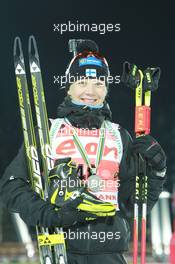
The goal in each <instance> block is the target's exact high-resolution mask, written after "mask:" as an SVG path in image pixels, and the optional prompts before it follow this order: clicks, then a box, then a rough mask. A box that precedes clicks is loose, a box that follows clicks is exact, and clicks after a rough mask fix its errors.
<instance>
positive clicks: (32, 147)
mask: <svg viewBox="0 0 175 264" xmlns="http://www.w3.org/2000/svg"><path fill="white" fill-rule="evenodd" d="M28 56H29V65H30V75H31V81H32V91H33V98H34V105H35V114H36V120H37V130H38V135H39V146H37V143H36V136H35V129H34V123H33V116H32V110H31V103H30V95H29V90H28V82H27V76H26V70H25V62H24V55H23V50H22V43H21V40H20V38H19V37H16V38H15V40H14V66H15V75H16V82H17V90H18V99H19V106H20V114H21V121H22V129H23V135H24V146H25V152H26V158H27V166H28V172H29V175H30V180H31V184H32V188H33V190H34V191H35V192H37V193H38V194H39V195H40V196H41V198H42V199H43V200H47V199H48V174H49V171H50V170H51V169H52V168H53V165H54V164H53V159H52V151H51V147H50V139H49V125H48V117H47V110H46V103H45V97H44V89H43V83H42V76H41V68H40V62H39V55H38V49H37V44H36V40H35V38H34V36H30V37H29V41H28ZM38 149H40V153H41V162H42V164H41V166H42V172H41V169H40V162H39V159H38ZM36 233H37V240H38V248H39V257H40V263H41V264H67V256H66V248H65V241H64V233H63V229H62V228H55V229H54V231H53V230H52V231H51V232H50V230H49V229H48V228H43V227H41V226H37V227H36Z"/></svg>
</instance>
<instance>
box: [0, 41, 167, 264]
mask: <svg viewBox="0 0 175 264" xmlns="http://www.w3.org/2000/svg"><path fill="white" fill-rule="evenodd" d="M77 52H78V55H76V56H75V57H74V58H73V59H72V61H71V62H70V64H69V66H68V69H67V71H66V76H67V77H68V76H69V77H71V78H67V80H68V81H67V83H66V87H65V88H66V92H67V96H66V97H65V99H64V102H63V103H62V104H61V105H60V106H59V107H58V111H57V113H58V118H57V119H55V120H52V124H51V128H50V139H51V146H52V150H53V158H54V160H55V162H57V163H56V164H57V165H60V164H64V166H65V165H66V163H67V165H68V166H69V165H70V160H71V162H72V163H76V164H77V168H76V170H75V169H74V170H72V174H73V176H74V177H75V176H76V177H78V179H80V180H81V182H83V183H86V185H87V186H88V188H89V192H90V193H91V194H93V195H94V196H95V197H97V198H99V199H101V200H103V201H104V202H111V203H112V204H114V205H115V208H116V214H115V216H113V217H110V216H107V217H97V216H96V217H94V218H97V219H96V220H94V218H92V215H90V214H88V213H86V212H82V211H79V210H77V209H76V207H78V206H79V204H80V201H78V202H76V203H75V204H74V208H73V209H72V208H70V207H65V208H64V209H61V210H59V211H58V212H55V210H54V205H53V204H56V205H59V200H60V199H61V195H60V192H59V190H60V182H59V184H58V185H52V184H51V191H50V202H49V201H47V202H45V201H43V200H41V199H40V197H39V196H38V195H37V194H36V193H35V192H34V191H32V190H31V187H30V185H29V183H28V180H27V168H26V161H25V156H24V150H23V148H21V150H20V152H19V154H18V155H17V157H16V158H15V159H14V160H13V161H12V163H11V164H10V165H9V167H8V168H7V169H6V171H5V173H4V176H3V178H2V180H1V184H0V188H1V189H0V193H1V198H2V200H3V202H4V203H5V204H6V206H7V207H8V208H9V210H11V211H12V210H14V211H17V212H19V214H20V216H21V217H22V218H23V220H24V221H25V222H26V223H27V224H28V225H30V226H35V225H36V224H40V225H42V226H48V227H51V226H52V227H53V226H63V227H64V228H65V229H64V230H65V232H66V234H67V240H66V243H67V254H68V263H69V264H76V263H78V264H79V263H87V264H89V263H91V264H96V263H98V262H101V264H103V263H108V264H113V263H118V264H119V263H126V260H125V259H124V257H123V253H124V252H125V251H127V250H128V244H129V226H128V223H127V220H126V218H127V215H131V216H132V213H133V200H134V183H135V165H134V155H135V154H136V153H140V154H141V155H142V156H143V157H144V158H146V159H147V161H148V211H150V210H151V208H152V207H153V205H154V204H155V202H156V201H157V199H158V197H159V194H160V192H161V191H162V187H163V183H164V181H165V171H166V156H165V154H164V151H163V150H162V148H161V146H160V145H159V144H158V143H157V142H156V140H155V139H154V138H153V137H151V136H149V135H147V136H144V137H143V136H142V137H139V138H137V139H135V140H134V141H133V142H132V139H131V137H130V135H129V133H128V132H127V131H126V130H125V129H124V128H122V127H120V126H119V125H118V124H116V123H112V116H111V111H110V108H109V106H108V104H107V102H106V96H107V94H108V89H109V85H108V76H109V68H108V64H107V62H106V60H105V58H104V57H102V56H101V55H100V54H99V53H98V47H97V46H96V45H95V44H94V43H93V42H91V41H87V42H85V43H81V44H80V45H79V46H78V48H77ZM72 77H73V78H72ZM71 80H73V82H72V83H71ZM70 157H71V159H70ZM140 169H141V168H140ZM52 173H53V172H51V175H50V179H52ZM54 173H55V172H54ZM162 176H163V177H162ZM69 187H70V186H68V188H69ZM63 202H64V201H63ZM51 203H52V204H51ZM89 216H91V220H92V219H93V220H94V221H87V217H89ZM71 235H72V236H73V239H72V237H71Z"/></svg>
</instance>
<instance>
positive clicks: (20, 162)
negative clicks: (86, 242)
mask: <svg viewBox="0 0 175 264" xmlns="http://www.w3.org/2000/svg"><path fill="white" fill-rule="evenodd" d="M0 197H1V200H2V202H3V203H4V204H5V206H6V207H7V208H8V210H9V211H11V212H17V213H19V215H20V217H21V218H22V219H23V220H24V221H25V222H26V223H27V224H28V225H29V226H36V225H40V226H43V227H54V226H62V227H64V226H66V227H67V226H71V225H73V224H75V223H77V222H84V221H85V219H86V218H88V217H92V214H89V213H85V212H79V211H78V210H76V208H77V206H78V205H79V204H80V203H81V202H82V200H81V199H80V198H77V199H75V200H74V201H73V202H70V204H69V206H65V207H64V208H63V207H62V208H61V209H59V210H57V211H56V210H55V208H56V206H55V205H52V204H50V202H49V201H44V200H42V199H41V198H40V196H39V195H38V194H37V193H36V192H35V191H33V190H32V188H31V185H30V182H29V179H28V173H27V166H26V159H25V151H24V146H22V147H21V149H20V150H19V153H18V155H17V156H16V157H15V158H14V160H13V161H12V162H11V163H10V165H9V166H8V167H7V169H6V170H5V172H4V175H3V176H2V179H1V180H0ZM93 218H96V217H95V216H94V215H93Z"/></svg>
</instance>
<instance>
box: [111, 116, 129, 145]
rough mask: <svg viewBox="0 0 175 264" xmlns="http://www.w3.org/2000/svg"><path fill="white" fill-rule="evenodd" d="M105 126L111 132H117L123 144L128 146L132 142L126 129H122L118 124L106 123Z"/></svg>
mask: <svg viewBox="0 0 175 264" xmlns="http://www.w3.org/2000/svg"><path fill="white" fill-rule="evenodd" d="M107 125H108V127H109V128H111V129H112V130H113V131H118V132H119V133H120V135H121V139H122V142H123V144H129V142H132V137H131V135H130V133H129V132H128V130H127V129H125V128H123V127H122V126H121V125H120V124H117V123H114V122H111V121H107Z"/></svg>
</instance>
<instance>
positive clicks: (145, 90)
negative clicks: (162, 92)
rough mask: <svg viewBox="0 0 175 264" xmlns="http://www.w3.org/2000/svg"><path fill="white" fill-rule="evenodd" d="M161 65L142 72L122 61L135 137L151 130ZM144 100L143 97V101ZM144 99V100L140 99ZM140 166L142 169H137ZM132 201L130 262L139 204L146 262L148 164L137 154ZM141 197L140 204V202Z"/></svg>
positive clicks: (135, 252) (135, 258) (135, 255)
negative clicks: (132, 100) (132, 104)
mask: <svg viewBox="0 0 175 264" xmlns="http://www.w3.org/2000/svg"><path fill="white" fill-rule="evenodd" d="M159 78H160V68H147V69H146V70H145V71H144V74H143V73H142V71H141V70H139V69H138V68H137V66H136V65H134V64H130V63H129V62H125V63H124V64H123V74H122V79H121V80H122V81H123V83H124V84H125V85H126V86H128V87H130V88H131V89H133V90H135V105H136V106H135V134H136V137H138V136H141V135H147V134H149V133H150V115H151V108H150V103H151V92H152V91H155V90H156V89H158V82H159ZM143 99H144V100H143ZM143 101H144V102H143ZM140 165H142V168H143V169H142V172H140V167H141V166H140ZM135 171H136V178H135V201H134V225H133V264H137V261H138V227H139V211H140V210H139V206H140V205H141V207H142V208H141V219H142V223H141V263H142V264H145V255H146V215H147V188H148V184H147V164H146V161H145V160H144V159H143V158H142V157H141V156H140V155H136V158H135ZM140 199H141V204H140Z"/></svg>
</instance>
